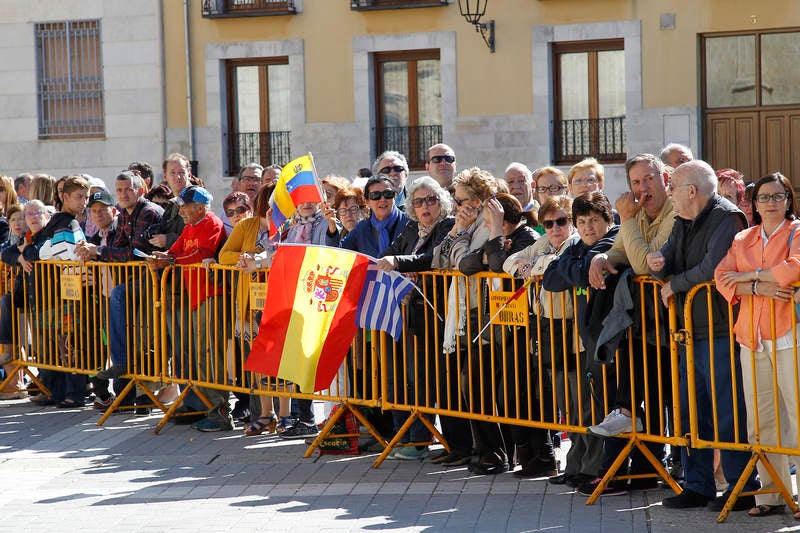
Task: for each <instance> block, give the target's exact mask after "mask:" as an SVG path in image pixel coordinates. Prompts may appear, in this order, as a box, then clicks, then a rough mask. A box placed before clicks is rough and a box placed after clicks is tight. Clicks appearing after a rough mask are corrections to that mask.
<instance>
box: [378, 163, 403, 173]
mask: <svg viewBox="0 0 800 533" xmlns="http://www.w3.org/2000/svg"><path fill="white" fill-rule="evenodd" d="M392 170H394V171H395V172H405V170H406V167H401V166H400V165H394V166H393V167H383V168H382V169H380V170H379V171H378V173H380V174H388V173H390V172H391V171H392Z"/></svg>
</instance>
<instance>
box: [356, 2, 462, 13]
mask: <svg viewBox="0 0 800 533" xmlns="http://www.w3.org/2000/svg"><path fill="white" fill-rule="evenodd" d="M446 5H447V0H350V9H351V10H353V11H371V10H377V9H402V8H406V7H440V6H446Z"/></svg>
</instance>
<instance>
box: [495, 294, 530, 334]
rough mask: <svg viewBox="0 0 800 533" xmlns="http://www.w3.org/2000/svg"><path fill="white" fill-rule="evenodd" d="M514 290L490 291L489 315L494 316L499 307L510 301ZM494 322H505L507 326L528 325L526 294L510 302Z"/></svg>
mask: <svg viewBox="0 0 800 533" xmlns="http://www.w3.org/2000/svg"><path fill="white" fill-rule="evenodd" d="M513 294H514V293H513V292H489V316H494V314H495V313H496V312H497V310H498V309H500V308H501V307H502V306H503V304H504V303H506V302H507V301H508V299H509V298H511V296H512V295H513ZM492 324H503V325H507V326H527V325H528V298H527V296H526V295H525V294H523V295H522V296H520V297H519V298H517V299H516V300H514V301H512V302H510V303H509V304H508V305H507V306H506V307H505V309H503V310H502V311H501V312H500V314H499V315H497V316H496V317H495V318H494V320H492Z"/></svg>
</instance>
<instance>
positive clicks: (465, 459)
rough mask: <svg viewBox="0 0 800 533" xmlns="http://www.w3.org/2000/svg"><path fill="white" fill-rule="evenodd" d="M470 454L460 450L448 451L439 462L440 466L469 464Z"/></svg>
mask: <svg viewBox="0 0 800 533" xmlns="http://www.w3.org/2000/svg"><path fill="white" fill-rule="evenodd" d="M471 459H472V456H470V455H469V454H466V453H461V452H450V453H449V454H448V455H447V457H445V458H444V459H442V460H441V461H440V462H439V464H440V465H442V466H464V465H466V464H469V462H470V460H471Z"/></svg>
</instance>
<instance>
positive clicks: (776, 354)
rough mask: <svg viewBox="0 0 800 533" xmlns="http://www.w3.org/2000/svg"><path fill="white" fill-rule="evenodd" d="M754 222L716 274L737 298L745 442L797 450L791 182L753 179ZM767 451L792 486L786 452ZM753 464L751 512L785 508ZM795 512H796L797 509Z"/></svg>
mask: <svg viewBox="0 0 800 533" xmlns="http://www.w3.org/2000/svg"><path fill="white" fill-rule="evenodd" d="M753 222H754V224H755V225H754V226H753V227H751V228H748V229H746V230H743V231H741V232H739V233H738V234H737V235H736V237H735V238H734V239H733V244H732V245H731V248H730V250H728V254H727V255H726V256H725V258H724V259H723V260H722V261H721V262H720V263H719V265H717V268H716V270H715V271H714V278H715V279H716V281H717V290H718V291H719V292H720V293H721V294H722V295H723V296H724V297H725V299H726V300H728V301H729V302H730V303H731V304H736V303H740V305H739V317H738V318H737V320H736V325H735V326H734V333H735V334H736V341H737V342H738V343H739V346H740V347H741V353H740V360H741V366H742V385H743V388H744V400H745V404H746V405H747V432H748V438H749V440H750V442H751V443H756V442H757V440H758V442H760V443H761V444H763V445H773V446H781V447H784V448H796V447H797V419H798V412H797V400H796V397H795V395H796V390H795V381H796V380H797V378H798V376H797V375H796V374H795V370H794V369H795V364H796V362H797V361H796V359H795V357H796V356H795V346H794V344H795V342H794V339H795V336H796V335H800V328H797V327H796V324H795V321H794V319H793V318H792V317H793V314H794V313H793V310H792V293H793V289H792V287H791V284H792V283H795V282H797V281H800V237H798V235H797V230H798V228H800V222H799V221H798V220H797V219H796V211H795V205H794V193H793V188H792V184H791V183H790V182H789V180H788V179H786V177H785V176H783V175H782V174H781V173H779V172H776V173H775V174H772V175H770V176H766V177H763V178H761V179H760V180H758V182H757V183H756V185H755V189H754V191H753ZM773 306H774V314H773ZM773 317H774V322H773V320H772V319H773ZM773 328H774V329H773ZM776 385H777V388H776V387H775V386H776ZM756 399H757V400H758V401H757V403H756ZM778 417H780V432H779V431H778V425H777V423H778ZM756 420H757V421H758V426H756ZM768 457H769V461H770V462H771V463H772V466H773V467H774V468H775V471H776V472H777V474H778V476H779V477H780V481H781V483H783V486H784V487H786V488H788V489H789V490H790V491H791V487H792V480H791V477H790V475H789V460H788V457H787V456H786V455H779V454H769V455H768ZM757 467H758V474H759V477H760V478H761V488H762V490H761V491H759V492H758V493H757V494H756V506H755V507H753V508H752V509H750V511H749V514H750V516H767V515H771V514H775V513H783V512H784V511H785V508H786V505H785V503H784V501H783V499H782V496H781V494H780V493H778V492H774V491H775V490H776V486H775V481H774V480H773V479H772V476H770V474H769V471H768V470H767V469H766V468H765V467H764V465H763V463H762V462H761V461H759V462H758V463H757ZM795 518H800V513H798V514H796V515H795Z"/></svg>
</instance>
